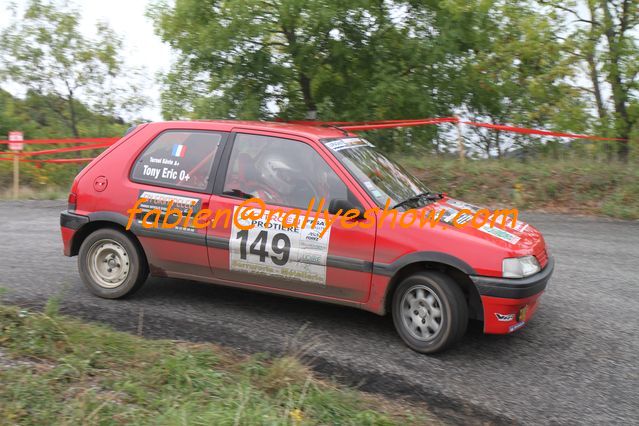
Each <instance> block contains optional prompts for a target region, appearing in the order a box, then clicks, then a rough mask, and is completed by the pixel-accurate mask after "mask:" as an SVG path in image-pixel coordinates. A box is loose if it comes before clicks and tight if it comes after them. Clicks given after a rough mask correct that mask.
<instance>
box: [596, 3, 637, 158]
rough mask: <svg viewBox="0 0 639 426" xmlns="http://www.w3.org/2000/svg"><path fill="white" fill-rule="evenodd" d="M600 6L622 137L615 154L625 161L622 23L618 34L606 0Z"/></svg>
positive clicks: (626, 127) (626, 134)
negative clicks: (621, 49) (621, 60)
mask: <svg viewBox="0 0 639 426" xmlns="http://www.w3.org/2000/svg"><path fill="white" fill-rule="evenodd" d="M601 7H602V9H603V11H604V28H605V31H604V34H605V36H606V40H607V41H608V50H609V57H610V60H609V64H608V68H609V71H608V83H609V84H610V86H611V87H612V99H613V103H614V106H615V115H616V117H615V118H616V120H615V121H616V125H615V128H616V133H617V137H619V138H621V139H624V140H621V141H618V144H617V155H618V157H619V160H621V161H624V162H625V161H627V160H628V153H629V151H630V147H629V145H628V137H629V136H630V120H629V118H628V110H627V105H626V104H627V100H628V91H627V88H626V87H625V86H624V84H623V81H622V80H621V70H620V67H619V62H620V52H619V49H620V47H621V43H622V41H623V38H624V32H623V30H624V26H625V25H624V24H623V22H622V23H621V25H620V28H619V31H618V34H615V33H616V32H617V31H615V27H614V23H613V19H612V15H611V13H610V9H609V8H608V2H607V0H601Z"/></svg>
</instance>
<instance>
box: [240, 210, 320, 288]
mask: <svg viewBox="0 0 639 426" xmlns="http://www.w3.org/2000/svg"><path fill="white" fill-rule="evenodd" d="M246 210H249V211H250V212H246ZM233 215H234V217H237V220H238V223H239V225H241V227H242V228H248V227H250V229H241V228H240V227H238V224H236V222H235V221H233V227H232V229H231V239H230V240H229V265H230V269H231V270H235V271H243V272H250V273H253V274H258V275H270V276H277V277H283V278H286V279H290V280H298V281H304V282H308V283H316V284H320V285H326V258H327V255H328V245H329V242H330V236H331V229H330V227H327V225H326V223H325V221H324V220H322V219H318V220H317V223H316V224H315V229H313V228H312V221H306V220H303V219H301V218H299V217H298V218H295V217H292V218H291V217H287V214H286V213H285V212H281V211H274V212H272V211H270V210H264V209H256V208H254V207H247V206H245V207H240V206H236V207H235V208H234V211H233ZM256 217H257V218H256ZM269 218H270V220H269ZM291 219H292V220H291Z"/></svg>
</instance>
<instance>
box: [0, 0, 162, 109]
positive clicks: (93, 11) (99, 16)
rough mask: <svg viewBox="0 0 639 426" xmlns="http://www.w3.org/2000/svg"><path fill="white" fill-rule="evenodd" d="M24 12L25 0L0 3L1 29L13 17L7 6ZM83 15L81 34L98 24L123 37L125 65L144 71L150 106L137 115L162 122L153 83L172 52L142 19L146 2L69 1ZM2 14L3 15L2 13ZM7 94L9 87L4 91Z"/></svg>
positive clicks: (131, 0) (148, 20) (156, 88)
mask: <svg viewBox="0 0 639 426" xmlns="http://www.w3.org/2000/svg"><path fill="white" fill-rule="evenodd" d="M12 3H13V4H16V5H17V6H18V9H19V10H23V9H24V7H25V5H26V4H27V2H26V1H25V0H0V28H4V27H6V26H7V25H10V23H11V20H12V19H13V17H12V16H11V13H8V12H7V10H9V5H10V4H12ZM69 3H70V4H71V5H72V6H73V7H74V8H75V9H77V10H79V11H80V12H81V14H82V20H81V23H80V29H81V31H82V32H83V33H84V34H86V35H87V36H90V37H92V36H93V35H94V34H95V24H96V22H97V21H103V22H107V23H108V24H109V26H111V28H112V29H113V30H114V31H115V32H116V33H117V34H118V35H119V36H120V37H122V38H123V43H124V51H123V52H122V55H123V57H124V60H125V63H126V64H129V65H131V66H135V67H139V66H142V67H144V68H145V74H146V75H147V76H148V79H149V81H148V83H147V88H146V91H145V92H146V95H147V96H148V97H149V98H150V99H151V102H152V104H151V105H150V106H149V107H147V108H145V109H144V110H142V111H140V114H139V116H141V117H144V118H147V119H151V120H161V119H162V115H161V113H160V100H159V99H160V87H159V86H158V85H157V83H156V82H155V80H156V77H155V76H156V74H157V73H158V72H166V71H168V70H169V67H170V64H171V60H172V58H173V54H172V53H171V49H170V48H169V46H168V45H166V44H165V43H162V41H161V40H160V38H159V37H158V36H157V35H155V33H154V31H153V24H152V23H151V20H150V19H149V18H147V17H146V16H145V12H146V8H147V5H148V3H149V2H148V1H147V0H75V1H70V2H69ZM2 11H4V12H2ZM7 89H8V90H9V91H13V90H11V88H10V87H8V88H7Z"/></svg>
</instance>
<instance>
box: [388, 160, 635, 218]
mask: <svg viewBox="0 0 639 426" xmlns="http://www.w3.org/2000/svg"><path fill="white" fill-rule="evenodd" d="M397 160H398V161H399V162H401V163H402V164H403V165H404V166H405V167H407V168H408V169H409V170H410V171H411V172H412V173H413V174H415V175H416V176H417V177H419V178H420V179H421V180H423V181H424V182H426V184H427V185H428V186H429V187H430V188H431V189H433V190H437V191H442V192H447V193H448V194H449V195H450V196H453V197H457V198H461V199H463V200H464V201H468V202H472V203H477V204H483V205H487V206H489V207H496V206H505V207H512V208H518V209H522V210H523V209H525V210H547V211H558V212H565V213H575V214H596V215H606V216H611V217H616V218H621V219H639V165H638V164H636V163H635V164H621V163H617V162H610V163H605V162H595V161H589V160H579V159H572V160H552V159H539V160H530V161H529V162H526V163H524V162H521V161H519V160H514V159H508V160H500V161H498V160H467V161H465V162H464V163H463V164H462V163H461V162H460V161H459V160H457V159H451V158H441V157H434V156H433V157H421V158H418V157H398V158H397Z"/></svg>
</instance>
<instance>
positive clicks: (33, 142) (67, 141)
mask: <svg viewBox="0 0 639 426" xmlns="http://www.w3.org/2000/svg"><path fill="white" fill-rule="evenodd" d="M118 140H120V138H77V139H27V140H24V141H21V142H20V143H23V144H26V145H53V144H80V143H84V144H86V143H96V144H107V143H108V144H110V145H112V144H114V143H115V142H117V141H118ZM8 143H11V142H10V141H7V140H4V141H0V144H5V145H6V144H8Z"/></svg>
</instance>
